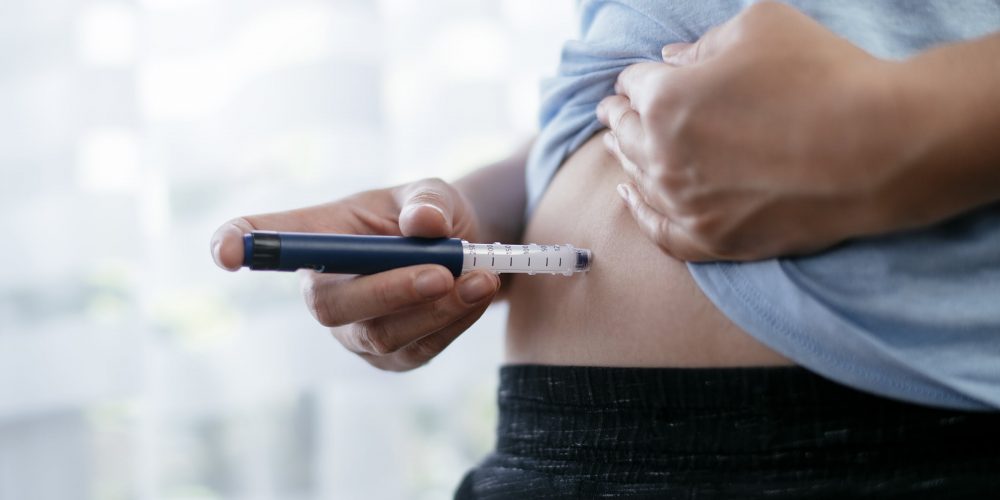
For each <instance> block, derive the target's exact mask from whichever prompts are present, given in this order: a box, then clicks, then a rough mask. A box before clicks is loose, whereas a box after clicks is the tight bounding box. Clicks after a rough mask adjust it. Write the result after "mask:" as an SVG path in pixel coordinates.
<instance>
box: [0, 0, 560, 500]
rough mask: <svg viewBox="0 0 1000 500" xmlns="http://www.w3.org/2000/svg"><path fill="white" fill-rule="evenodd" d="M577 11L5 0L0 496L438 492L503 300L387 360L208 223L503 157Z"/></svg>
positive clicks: (463, 4)
mask: <svg viewBox="0 0 1000 500" xmlns="http://www.w3.org/2000/svg"><path fill="white" fill-rule="evenodd" d="M572 9H573V6H572V4H571V2H570V0H561V1H556V2H538V1H532V0H501V1H497V0H492V1H490V0H483V1H470V0H380V1H364V0H290V1H287V0H286V1H279V0H138V1H89V0H47V1H43V2H39V1H35V0H3V1H2V2H0V234H2V239H0V499H2V500H48V499H58V500H67V499H100V500H117V499H171V500H181V499H183V500H194V499H198V500H201V499H290V500H296V499H329V498H366V499H368V498H387V499H397V498H421V499H422V498H447V497H449V496H450V495H451V493H452V491H453V489H454V488H455V486H456V485H457V483H458V481H459V479H460V478H461V476H462V474H463V473H464V471H465V470H466V469H467V468H469V467H471V466H472V465H473V464H474V463H475V462H476V461H477V460H478V459H479V458H480V457H482V455H484V454H485V453H487V452H488V450H489V449H490V448H491V446H492V444H493V428H494V425H495V423H496V417H495V408H494V401H495V392H494V391H495V384H496V368H497V366H498V365H499V363H500V360H501V354H502V353H501V350H502V329H503V321H504V316H505V312H504V310H503V306H502V305H501V306H495V307H494V308H493V309H491V310H490V311H489V312H488V313H487V315H486V316H485V317H484V319H483V320H481V321H480V322H479V323H477V324H476V326H475V327H474V328H472V329H471V330H470V331H468V332H467V333H466V334H465V335H464V336H463V337H462V338H460V339H459V340H458V341H457V342H456V343H455V344H454V345H453V346H452V347H450V348H449V349H448V350H447V351H446V352H445V353H444V354H442V355H441V356H440V357H439V358H438V359H437V360H435V361H434V362H432V363H431V364H430V365H429V366H427V367H425V368H422V369H420V370H417V371H415V372H411V373H408V374H403V375H398V374H387V373H380V372H378V371H376V370H374V369H372V368H369V367H368V366H367V365H366V364H365V363H364V362H363V361H361V360H359V359H356V358H355V357H353V356H351V355H349V354H347V353H346V352H344V351H343V350H342V349H340V348H339V345H338V344H337V343H336V341H334V340H332V339H331V338H330V336H329V334H328V333H327V332H326V331H325V330H324V329H323V328H322V327H320V326H319V325H317V324H316V323H314V322H313V321H312V320H311V318H310V316H309V315H308V313H307V312H306V310H305V307H304V306H303V305H302V303H301V301H300V297H299V291H298V283H297V280H296V277H295V276H294V275H289V274H278V273H261V274H251V273H248V272H241V273H237V274H228V273H225V272H223V271H220V270H218V269H216V268H215V267H214V266H213V264H212V262H211V259H210V256H209V251H208V240H209V237H210V235H211V233H212V231H213V230H214V229H215V227H216V226H217V225H218V224H220V223H221V222H223V221H225V220H226V219H228V218H230V217H233V216H236V215H241V214H248V213H256V212H263V211H271V210H279V209H285V208H290V207H296V206H301V205H306V204H313V203H318V202H323V201H327V200H330V199H334V198H338V197H341V196H344V195H346V194H349V193H352V192H355V191H358V190H363V189H369V188H374V187H380V186H384V185H387V184H392V183H399V182H403V181H407V180H413V179H417V178H420V177H425V176H431V175H436V176H442V177H445V178H455V177H457V176H460V175H461V174H462V173H464V172H466V171H468V170H470V169H472V168H474V167H475V166H478V165H480V164H483V163H485V162H488V161H491V160H494V159H497V158H498V157H500V156H502V155H503V154H505V153H506V152H508V151H509V150H510V149H512V148H513V147H514V146H516V145H517V144H519V143H521V142H522V141H523V140H524V139H525V138H527V137H530V136H531V135H532V133H533V131H534V129H535V128H536V107H537V103H538V81H539V80H540V78H542V77H544V76H547V75H550V74H552V73H553V72H554V70H555V66H556V63H557V60H558V53H559V50H560V46H561V44H562V42H563V41H564V40H565V39H567V38H570V37H572V36H573V31H574V22H573V19H572Z"/></svg>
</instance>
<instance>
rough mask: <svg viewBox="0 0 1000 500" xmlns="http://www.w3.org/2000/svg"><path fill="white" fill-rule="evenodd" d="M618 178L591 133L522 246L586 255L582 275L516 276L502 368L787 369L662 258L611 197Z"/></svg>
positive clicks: (673, 262) (682, 269)
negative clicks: (590, 258)
mask: <svg viewBox="0 0 1000 500" xmlns="http://www.w3.org/2000/svg"><path fill="white" fill-rule="evenodd" d="M625 179H626V178H625V174H624V173H622V171H621V169H620V168H618V166H617V161H616V160H615V158H614V157H613V156H611V155H610V154H608V152H607V151H605V150H604V147H603V145H602V144H601V141H600V137H598V136H595V137H593V138H591V139H590V141H588V142H587V143H586V144H584V145H583V146H582V147H581V148H580V149H579V150H578V151H577V152H576V153H574V154H573V155H572V156H571V157H570V158H569V159H568V160H567V161H566V162H565V163H564V164H563V165H562V166H561V167H560V169H559V171H558V172H557V173H556V176H555V178H554V179H553V180H552V183H551V184H550V185H549V187H548V189H547V190H546V192H545V195H544V196H543V197H542V199H541V200H540V201H539V203H538V205H537V206H536V208H535V210H534V211H533V213H532V217H531V221H530V222H529V223H528V226H527V228H526V229H525V234H524V241H530V242H534V243H571V244H573V245H577V246H581V247H583V248H589V249H590V250H592V251H593V253H594V254H593V255H594V262H593V266H592V267H591V269H590V271H589V272H587V273H586V274H578V275H575V276H572V277H565V276H525V275H516V276H514V277H513V279H512V280H511V282H510V284H509V286H508V302H509V303H510V312H509V316H508V320H507V361H508V362H510V363H541V364H555V365H588V366H633V367H657V366H661V367H662V366H673V367H695V366H760V365H781V364H789V363H790V361H788V360H787V359H785V358H783V357H782V356H780V355H779V354H778V353H776V352H774V351H772V350H770V349H768V348H767V347H765V346H764V345H762V344H760V343H759V342H757V341H756V340H754V339H753V338H752V337H750V336H749V335H747V334H746V333H744V332H743V331H742V330H741V329H740V328H739V327H737V326H736V325H734V324H733V323H732V322H730V321H729V320H728V319H727V318H726V317H725V316H724V315H723V314H722V313H720V312H719V311H718V309H716V308H715V306H714V305H713V304H712V303H711V302H710V301H709V300H708V299H707V298H706V297H705V296H704V295H703V294H702V292H701V290H700V289H699V288H698V285H697V284H696V283H695V282H694V280H693V279H692V278H691V274H690V273H689V272H688V270H687V266H686V265H685V264H684V263H683V262H681V261H679V260H677V259H675V258H673V257H671V256H669V255H667V254H664V253H663V252H662V251H660V249H659V247H658V246H657V245H656V244H655V243H653V242H652V241H650V240H649V239H647V238H646V237H645V236H644V235H643V234H642V232H641V231H640V228H639V227H638V225H637V224H636V223H635V221H634V220H633V219H632V217H631V215H630V214H629V212H628V209H627V207H626V206H625V204H624V203H622V201H621V199H619V198H618V195H617V194H616V193H615V192H614V189H613V188H614V186H615V185H617V184H618V183H621V182H623V181H625Z"/></svg>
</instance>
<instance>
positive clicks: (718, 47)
mask: <svg viewBox="0 0 1000 500" xmlns="http://www.w3.org/2000/svg"><path fill="white" fill-rule="evenodd" d="M728 26H729V23H726V24H723V25H721V26H716V27H714V28H712V29H710V30H708V31H707V32H705V34H704V35H702V36H701V38H699V39H698V40H696V41H695V42H694V43H671V44H669V45H664V46H663V49H661V50H660V54H661V55H662V56H663V62H665V63H667V64H670V65H673V66H687V65H689V64H695V63H698V62H702V61H706V60H708V59H711V58H712V57H714V56H715V55H716V54H718V53H719V52H721V51H722V49H723V48H724V44H723V43H722V42H723V41H724V40H723V39H724V37H725V34H726V32H727V27H728Z"/></svg>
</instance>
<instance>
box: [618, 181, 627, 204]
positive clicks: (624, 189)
mask: <svg viewBox="0 0 1000 500" xmlns="http://www.w3.org/2000/svg"><path fill="white" fill-rule="evenodd" d="M618 195H619V196H621V197H622V199H623V200H625V203H628V188H627V187H625V184H619V185H618Z"/></svg>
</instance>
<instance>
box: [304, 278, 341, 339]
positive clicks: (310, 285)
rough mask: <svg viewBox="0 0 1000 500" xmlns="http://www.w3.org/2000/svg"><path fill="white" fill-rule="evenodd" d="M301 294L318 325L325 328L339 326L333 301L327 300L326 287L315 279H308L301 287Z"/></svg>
mask: <svg viewBox="0 0 1000 500" xmlns="http://www.w3.org/2000/svg"><path fill="white" fill-rule="evenodd" d="M302 294H303V296H304V298H305V301H306V306H307V307H308V308H309V310H310V312H312V314H313V317H315V318H316V321H318V322H319V324H321V325H323V326H325V327H331V328H332V327H335V326H341V325H343V323H342V322H341V321H340V320H339V318H340V315H339V313H338V312H337V308H336V306H335V305H334V301H332V300H328V298H327V296H326V295H327V294H326V287H324V286H323V285H321V284H320V283H319V282H317V281H316V280H315V279H308V280H307V281H306V283H305V284H304V286H303V287H302Z"/></svg>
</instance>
